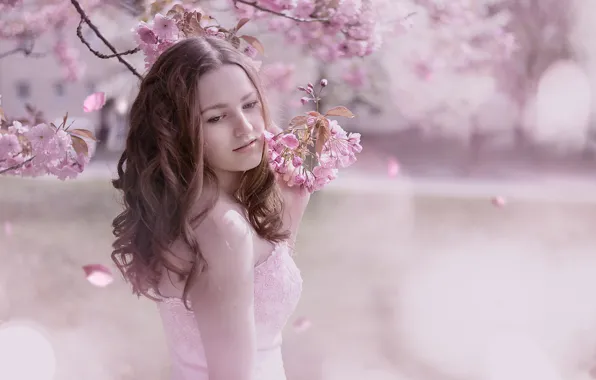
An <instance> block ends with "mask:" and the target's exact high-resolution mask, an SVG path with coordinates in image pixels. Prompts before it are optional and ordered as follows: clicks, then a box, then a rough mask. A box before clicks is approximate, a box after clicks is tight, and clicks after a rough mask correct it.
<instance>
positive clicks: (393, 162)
mask: <svg viewBox="0 0 596 380" xmlns="http://www.w3.org/2000/svg"><path fill="white" fill-rule="evenodd" d="M398 173H399V162H397V159H395V158H394V157H391V158H389V161H388V162H387V174H388V175H389V177H396V176H397V174H398Z"/></svg>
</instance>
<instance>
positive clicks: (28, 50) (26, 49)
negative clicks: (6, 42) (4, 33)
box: [0, 40, 46, 59]
mask: <svg viewBox="0 0 596 380" xmlns="http://www.w3.org/2000/svg"><path fill="white" fill-rule="evenodd" d="M28 42H29V43H28V44H27V45H26V46H17V47H16V48H14V49H12V50H9V51H5V52H4V53H0V59H2V58H6V57H8V56H10V55H13V54H18V53H23V55H25V56H26V57H32V58H41V57H45V56H46V53H33V47H34V45H35V42H34V41H31V40H30V41H28Z"/></svg>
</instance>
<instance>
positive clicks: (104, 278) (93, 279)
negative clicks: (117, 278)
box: [83, 264, 114, 288]
mask: <svg viewBox="0 0 596 380" xmlns="http://www.w3.org/2000/svg"><path fill="white" fill-rule="evenodd" d="M83 270H84V271H85V275H86V276H87V280H88V281H89V282H90V283H92V284H93V285H95V286H99V287H100V288H103V287H105V286H108V285H109V284H111V283H112V281H114V278H113V277H112V272H111V271H110V270H109V269H108V268H107V267H105V266H103V265H101V264H89V265H85V266H83Z"/></svg>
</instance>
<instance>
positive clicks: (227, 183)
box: [216, 171, 242, 196]
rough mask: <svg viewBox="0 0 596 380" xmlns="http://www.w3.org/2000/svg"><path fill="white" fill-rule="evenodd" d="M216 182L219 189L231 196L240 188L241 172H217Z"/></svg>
mask: <svg viewBox="0 0 596 380" xmlns="http://www.w3.org/2000/svg"><path fill="white" fill-rule="evenodd" d="M216 175H217V181H218V182H219V188H220V190H221V191H222V192H224V193H226V194H227V195H230V196H233V195H234V193H236V191H237V190H238V188H239V187H240V179H241V178H242V173H241V172H228V171H217V172H216Z"/></svg>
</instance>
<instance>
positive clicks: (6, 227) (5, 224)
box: [4, 222, 12, 236]
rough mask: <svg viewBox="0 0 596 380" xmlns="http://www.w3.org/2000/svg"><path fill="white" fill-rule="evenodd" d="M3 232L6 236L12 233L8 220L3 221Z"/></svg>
mask: <svg viewBox="0 0 596 380" xmlns="http://www.w3.org/2000/svg"><path fill="white" fill-rule="evenodd" d="M4 234H5V235H6V236H10V235H12V224H11V223H10V222H4Z"/></svg>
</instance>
